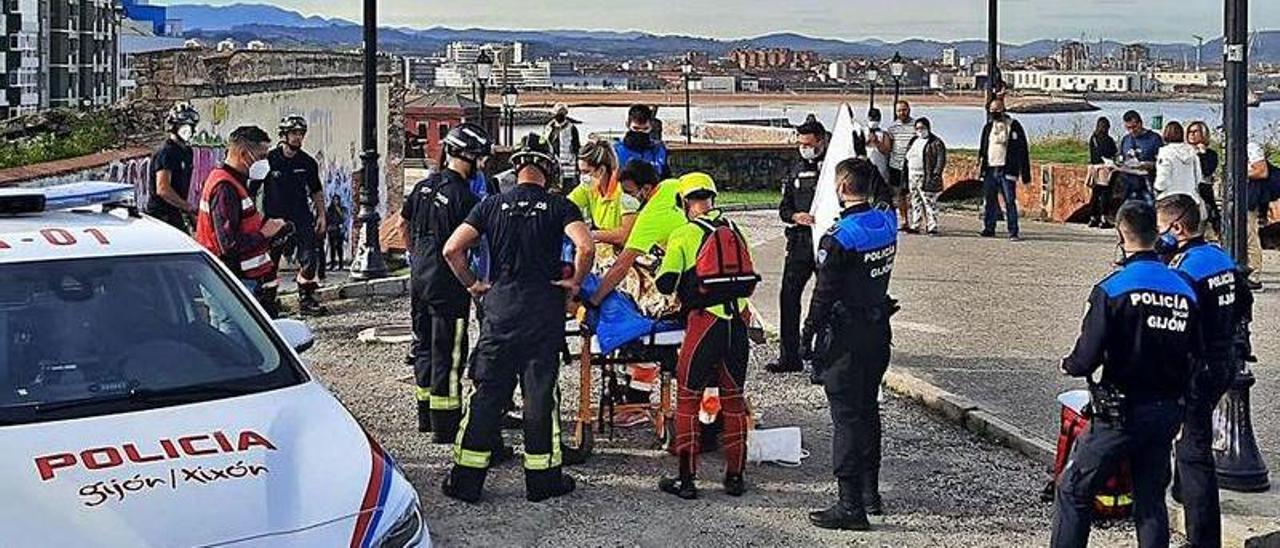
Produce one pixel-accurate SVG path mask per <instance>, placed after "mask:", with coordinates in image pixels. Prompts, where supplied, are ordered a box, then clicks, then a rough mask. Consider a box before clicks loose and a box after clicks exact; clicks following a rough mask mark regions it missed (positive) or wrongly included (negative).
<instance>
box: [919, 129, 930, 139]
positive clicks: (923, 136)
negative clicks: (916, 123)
mask: <svg viewBox="0 0 1280 548" xmlns="http://www.w3.org/2000/svg"><path fill="white" fill-rule="evenodd" d="M916 135H917V136H918V137H920V138H921V139H928V138H929V130H927V129H917V130H916Z"/></svg>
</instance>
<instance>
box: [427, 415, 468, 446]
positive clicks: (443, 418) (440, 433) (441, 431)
mask: <svg viewBox="0 0 1280 548" xmlns="http://www.w3.org/2000/svg"><path fill="white" fill-rule="evenodd" d="M460 422H462V411H461V410H458V409H452V410H449V411H432V412H431V431H432V434H431V443H448V444H452V443H453V442H455V441H457V439H458V423H460Z"/></svg>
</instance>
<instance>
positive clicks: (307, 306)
mask: <svg viewBox="0 0 1280 548" xmlns="http://www.w3.org/2000/svg"><path fill="white" fill-rule="evenodd" d="M298 313H299V314H302V315H303V316H323V315H325V314H328V313H329V309H327V308H325V307H324V305H322V304H320V301H318V300H316V296H315V295H314V294H306V295H302V296H301V297H299V298H298Z"/></svg>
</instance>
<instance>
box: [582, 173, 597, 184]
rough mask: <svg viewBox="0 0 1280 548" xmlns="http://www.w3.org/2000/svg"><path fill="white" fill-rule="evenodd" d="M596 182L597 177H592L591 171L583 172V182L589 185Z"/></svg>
mask: <svg viewBox="0 0 1280 548" xmlns="http://www.w3.org/2000/svg"><path fill="white" fill-rule="evenodd" d="M595 183H596V178H595V177H592V176H591V174H590V173H583V174H582V184H584V185H587V186H591V185H593V184H595Z"/></svg>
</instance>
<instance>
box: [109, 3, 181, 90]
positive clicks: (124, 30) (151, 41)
mask: <svg viewBox="0 0 1280 548" xmlns="http://www.w3.org/2000/svg"><path fill="white" fill-rule="evenodd" d="M191 42H195V40H185V41H184V40H183V39H182V38H178V37H175V36H156V35H155V34H154V32H153V27H152V25H151V22H149V21H135V20H133V19H125V20H123V21H121V22H120V47H119V53H120V58H119V61H118V63H117V66H118V69H117V72H116V74H117V78H116V86H117V88H118V92H117V95H116V96H117V97H119V98H120V99H126V98H128V97H129V96H130V95H131V94H132V93H133V90H134V89H135V88H137V87H138V82H137V79H136V78H135V77H134V58H135V57H136V56H137V55H138V54H141V53H147V52H152V51H163V50H167V49H182V48H185V47H190V46H189V43H191ZM196 45H197V46H196V47H199V42H196Z"/></svg>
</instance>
